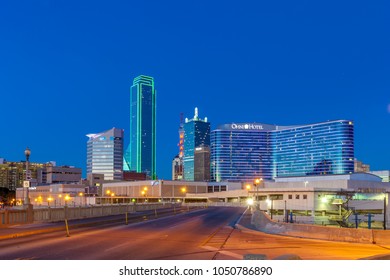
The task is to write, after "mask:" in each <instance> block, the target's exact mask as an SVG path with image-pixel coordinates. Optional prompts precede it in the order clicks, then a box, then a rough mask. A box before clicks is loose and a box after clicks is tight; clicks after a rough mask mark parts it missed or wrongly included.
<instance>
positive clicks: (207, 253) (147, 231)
mask: <svg viewBox="0 0 390 280" xmlns="http://www.w3.org/2000/svg"><path fill="white" fill-rule="evenodd" d="M244 210H245V209H243V208H233V207H232V208H229V207H226V208H224V207H210V208H207V209H201V210H196V211H193V212H186V213H183V214H180V215H174V216H171V217H164V218H160V219H155V220H149V221H144V222H141V223H137V224H129V225H116V226H110V227H107V226H104V227H103V226H102V227H99V226H93V227H92V226H91V227H86V228H78V229H71V230H70V235H71V236H70V237H66V234H65V232H54V233H47V234H39V235H34V236H28V237H22V238H17V239H8V240H2V241H0V248H1V249H0V259H3V260H13V259H41V260H42V259H43V260H212V259H217V260H227V259H230V260H237V259H243V256H244V255H247V254H261V255H265V256H266V258H267V259H274V258H277V257H278V256H281V255H285V254H296V255H298V256H299V257H300V258H302V259H311V260H327V259H330V260H337V259H358V258H365V257H369V256H373V255H378V254H389V253H390V249H389V248H388V247H380V246H377V245H374V244H351V243H341V242H326V241H319V240H309V239H300V238H289V237H282V236H275V235H268V234H264V233H260V232H253V231H247V230H240V229H235V228H234V227H233V225H234V224H235V222H236V221H237V220H238V219H239V218H240V216H241V214H242V213H243V212H244Z"/></svg>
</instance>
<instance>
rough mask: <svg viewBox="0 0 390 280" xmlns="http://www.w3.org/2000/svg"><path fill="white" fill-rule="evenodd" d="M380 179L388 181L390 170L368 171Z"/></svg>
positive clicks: (389, 179)
mask: <svg viewBox="0 0 390 280" xmlns="http://www.w3.org/2000/svg"><path fill="white" fill-rule="evenodd" d="M369 173H371V174H374V175H376V176H378V177H380V178H381V179H382V182H390V170H378V171H369Z"/></svg>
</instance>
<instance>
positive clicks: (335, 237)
mask: <svg viewBox="0 0 390 280" xmlns="http://www.w3.org/2000/svg"><path fill="white" fill-rule="evenodd" d="M251 223H252V225H253V226H254V227H255V228H256V229H257V230H259V231H262V232H265V233H270V234H278V235H285V236H291V237H301V238H302V237H304V238H313V239H322V240H329V241H340V242H356V243H376V244H390V231H385V230H370V229H361V228H359V229H355V228H337V227H331V226H320V225H305V224H291V223H282V222H274V221H272V220H271V219H270V218H269V217H268V215H266V214H265V213H263V212H262V211H258V210H256V211H254V212H253V213H252V219H251Z"/></svg>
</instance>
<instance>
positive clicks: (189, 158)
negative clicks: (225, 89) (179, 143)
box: [183, 108, 210, 181]
mask: <svg viewBox="0 0 390 280" xmlns="http://www.w3.org/2000/svg"><path fill="white" fill-rule="evenodd" d="M183 129H184V153H183V168H184V170H183V171H184V180H186V181H194V180H195V168H196V166H195V151H196V148H198V147H201V146H202V147H209V146H210V123H209V122H208V121H207V118H205V119H201V118H199V116H198V108H195V115H194V118H193V119H191V120H188V119H187V118H186V119H185V123H184V126H183ZM203 165H204V164H203Z"/></svg>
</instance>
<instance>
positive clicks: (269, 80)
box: [0, 1, 390, 179]
mask: <svg viewBox="0 0 390 280" xmlns="http://www.w3.org/2000/svg"><path fill="white" fill-rule="evenodd" d="M281 2H282V3H278V4H276V3H257V1H245V2H244V3H242V4H241V3H240V5H239V6H236V3H235V2H233V1H224V2H218V1H217V2H216V3H208V2H206V1H200V2H197V3H181V2H180V1H168V3H164V4H163V3H158V2H156V3H151V2H149V3H132V4H131V5H130V4H127V3H124V2H123V3H122V2H120V1H119V2H115V3H113V4H110V6H106V4H105V3H104V2H92V1H90V2H89V1H86V2H83V3H82V4H78V3H77V2H72V1H70V2H67V3H50V4H49V3H46V2H45V1H39V4H38V5H36V6H34V5H33V4H31V3H28V2H27V1H26V2H25V3H24V5H16V4H14V3H12V2H11V1H9V3H2V4H0V5H1V6H2V7H1V9H0V15H1V16H0V23H1V26H3V27H4V28H3V29H1V34H2V38H3V39H4V42H5V43H4V44H2V45H1V46H0V50H1V52H0V53H1V56H2V64H1V65H0V92H1V96H2V105H3V106H2V108H3V112H4V114H3V115H4V116H5V117H6V118H4V121H3V126H2V131H3V133H2V134H1V136H2V137H0V139H1V140H0V157H2V158H5V159H7V160H9V161H19V160H24V154H23V152H24V149H25V148H26V146H28V147H30V148H31V161H33V162H47V161H50V160H53V161H56V162H57V164H58V165H73V166H76V167H80V168H82V169H83V174H85V172H86V142H87V140H88V139H87V137H85V135H86V134H88V133H93V132H96V131H105V130H107V129H110V128H112V127H117V128H122V129H124V138H125V147H127V145H128V139H129V130H128V127H129V107H130V105H129V104H130V100H129V99H130V86H131V81H132V79H133V78H134V77H136V76H139V75H148V76H152V77H154V79H155V83H156V89H157V91H158V92H157V175H158V177H159V178H162V179H169V178H170V177H171V162H172V159H173V157H174V156H175V155H176V154H178V152H179V150H178V146H177V144H178V141H179V136H178V129H179V123H180V113H183V114H184V117H188V118H191V117H192V115H193V110H194V108H195V107H198V108H199V111H200V114H201V115H202V116H206V117H208V120H209V121H210V123H211V129H215V128H216V127H217V126H218V125H221V124H224V123H231V122H237V123H238V122H251V123H254V122H257V123H268V124H276V123H277V124H280V125H299V124H309V123H316V122H323V121H327V120H335V119H351V120H353V121H354V124H355V137H354V138H355V157H356V158H357V159H358V160H361V161H363V162H364V163H367V164H370V165H371V169H372V170H383V169H390V162H389V160H388V158H389V156H390V152H389V150H388V149H387V143H388V139H389V137H390V132H389V131H388V129H387V128H388V125H389V124H390V94H389V90H390V85H389V80H388V76H389V74H390V67H389V65H390V63H389V62H390V55H389V53H388V51H387V49H388V47H389V40H390V39H389V36H387V35H388V31H387V30H386V26H388V25H389V19H388V17H386V13H385V10H386V8H388V7H389V4H387V3H385V2H380V3H379V4H377V5H374V4H366V3H364V2H359V1H358V2H356V1H354V2H349V3H348V2H345V3H337V2H328V3H324V4H318V3H310V2H302V3H299V4H297V3H289V2H288V1H281ZM221 3H222V5H221ZM336 3H337V4H336ZM351 3H354V4H353V5H349V4H351ZM152 4H153V5H152ZM280 4H282V5H280ZM164 5H165V6H164ZM174 7H175V8H176V9H179V10H180V11H181V13H177V12H175V9H173V8H174ZM335 7H337V9H336V8H335ZM129 14H131V16H129ZM144 15H148V17H144ZM84 176H85V175H84Z"/></svg>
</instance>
